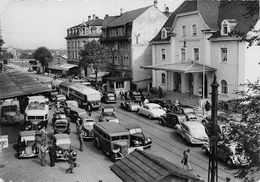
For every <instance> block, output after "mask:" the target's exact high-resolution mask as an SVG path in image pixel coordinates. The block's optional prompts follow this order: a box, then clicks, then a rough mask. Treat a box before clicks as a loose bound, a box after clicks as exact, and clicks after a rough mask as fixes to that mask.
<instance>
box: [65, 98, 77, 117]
mask: <svg viewBox="0 0 260 182" xmlns="http://www.w3.org/2000/svg"><path fill="white" fill-rule="evenodd" d="M73 107H76V108H78V107H79V104H78V102H77V101H75V100H66V101H65V104H64V111H65V114H66V115H67V116H69V115H70V109H71V108H73Z"/></svg>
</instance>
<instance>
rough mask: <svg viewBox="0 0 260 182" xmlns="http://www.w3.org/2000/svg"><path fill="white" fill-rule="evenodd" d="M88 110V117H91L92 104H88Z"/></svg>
mask: <svg viewBox="0 0 260 182" xmlns="http://www.w3.org/2000/svg"><path fill="white" fill-rule="evenodd" d="M87 110H88V115H89V116H90V117H91V113H92V105H91V103H90V102H88V104H87Z"/></svg>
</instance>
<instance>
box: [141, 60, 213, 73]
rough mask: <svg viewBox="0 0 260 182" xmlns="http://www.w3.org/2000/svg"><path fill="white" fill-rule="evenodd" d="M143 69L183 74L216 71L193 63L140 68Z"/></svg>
mask: <svg viewBox="0 0 260 182" xmlns="http://www.w3.org/2000/svg"><path fill="white" fill-rule="evenodd" d="M141 68H144V69H153V70H164V71H176V72H184V73H199V72H203V70H204V71H209V72H213V71H216V70H217V69H215V68H211V67H209V66H206V65H204V66H203V65H202V64H199V63H193V62H180V63H171V64H161V65H150V66H141Z"/></svg>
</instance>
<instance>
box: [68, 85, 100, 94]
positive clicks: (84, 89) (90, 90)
mask: <svg viewBox="0 0 260 182" xmlns="http://www.w3.org/2000/svg"><path fill="white" fill-rule="evenodd" d="M70 88H71V89H74V90H77V91H78V92H84V94H88V95H89V94H90V95H92V94H100V92H99V91H97V90H95V89H93V88H91V87H88V86H85V85H82V84H81V83H75V84H73V85H71V86H70Z"/></svg>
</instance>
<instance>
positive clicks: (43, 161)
mask: <svg viewBox="0 0 260 182" xmlns="http://www.w3.org/2000/svg"><path fill="white" fill-rule="evenodd" d="M47 153H48V147H47V145H46V143H42V145H41V148H40V157H41V165H42V166H46V154H47Z"/></svg>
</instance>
